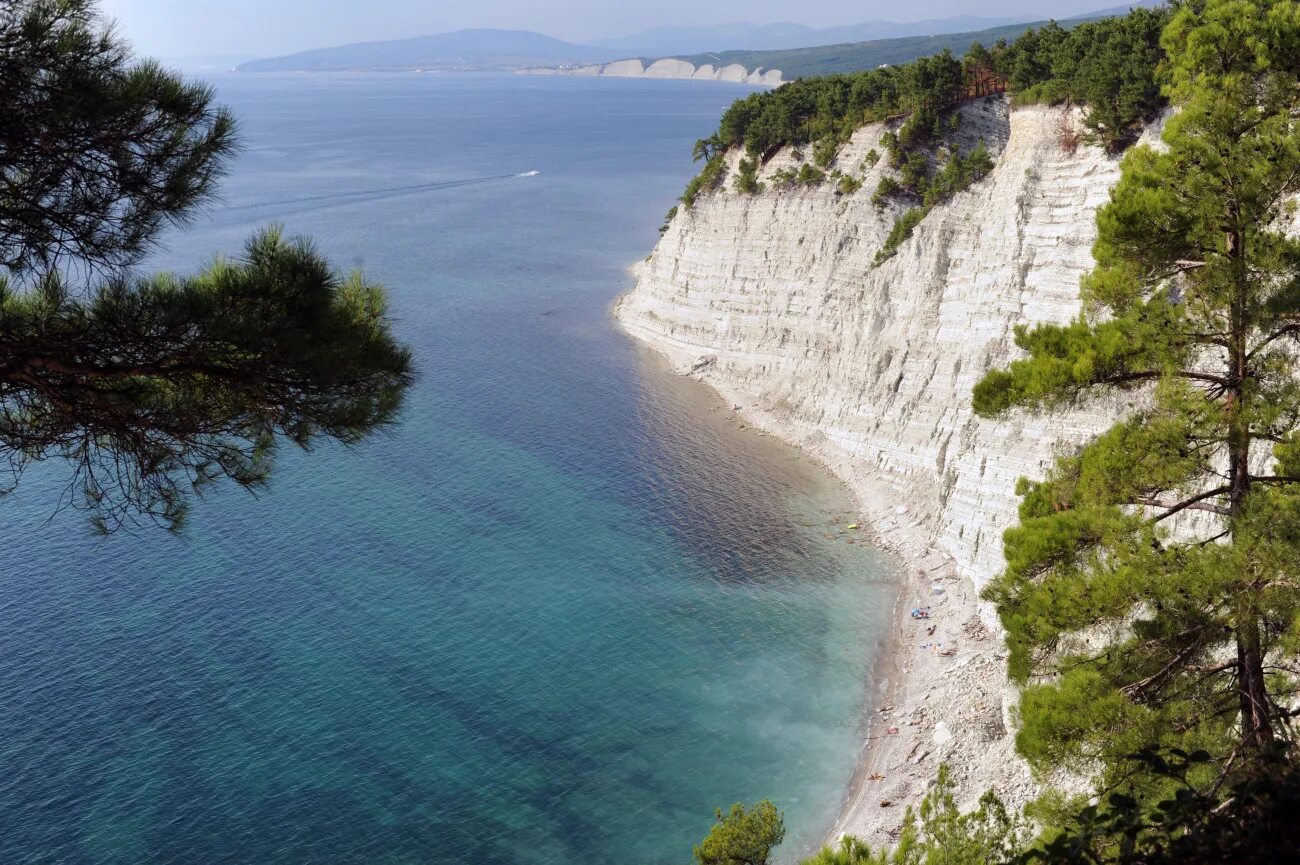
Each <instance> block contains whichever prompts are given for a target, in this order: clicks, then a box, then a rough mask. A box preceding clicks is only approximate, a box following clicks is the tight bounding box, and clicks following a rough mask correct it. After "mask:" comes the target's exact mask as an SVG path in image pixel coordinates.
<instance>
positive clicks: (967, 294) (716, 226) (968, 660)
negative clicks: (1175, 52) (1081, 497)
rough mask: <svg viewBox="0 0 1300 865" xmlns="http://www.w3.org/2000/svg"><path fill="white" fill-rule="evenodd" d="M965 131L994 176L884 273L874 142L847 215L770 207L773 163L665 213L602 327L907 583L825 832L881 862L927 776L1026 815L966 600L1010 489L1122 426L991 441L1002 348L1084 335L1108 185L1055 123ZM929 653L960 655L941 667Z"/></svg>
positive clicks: (987, 568)
mask: <svg viewBox="0 0 1300 865" xmlns="http://www.w3.org/2000/svg"><path fill="white" fill-rule="evenodd" d="M962 114H963V121H962V129H963V134H964V135H965V136H966V137H967V138H968V141H969V140H971V139H973V138H976V137H982V138H984V139H986V141H987V142H988V144H989V146H990V150H991V152H993V153H997V156H996V165H995V168H994V170H993V171H992V172H991V174H990V175H989V176H988V177H987V178H985V179H984V180H983V181H981V182H979V183H977V184H976V185H975V186H973V187H972V188H971V189H969V190H967V191H965V192H963V193H960V194H958V195H957V196H956V197H955V198H954V199H953V200H951V201H950V202H948V203H947V204H944V205H942V206H939V207H937V208H935V209H934V210H933V211H932V212H931V213H930V214H929V215H928V216H927V217H926V219H925V220H924V221H923V222H922V223H921V225H920V226H919V227H918V228H917V229H916V231H915V233H914V234H913V236H912V237H911V238H910V239H909V240H907V241H904V242H903V244H902V245H901V246H900V247H899V249H898V252H897V254H896V255H894V256H893V257H892V258H890V259H888V260H887V261H885V262H884V263H883V264H881V265H880V266H878V267H873V260H874V258H875V256H876V252H877V251H878V250H879V249H880V247H881V245H882V243H883V241H884V239H885V237H886V236H887V234H888V233H889V229H890V227H891V225H892V222H893V219H894V217H895V216H896V212H895V211H894V210H884V211H882V210H879V209H877V208H876V207H875V206H873V205H872V203H871V193H872V191H873V190H874V189H875V187H876V185H877V184H878V183H879V180H880V177H881V173H882V171H884V170H885V168H884V165H883V163H884V162H885V160H884V159H881V160H880V161H878V162H876V163H874V164H870V163H871V161H870V159H866V158H865V157H867V154H869V152H870V151H871V150H872V149H873V148H874V149H877V150H879V151H881V152H882V153H883V147H880V145H879V139H880V136H881V133H882V132H883V131H884V130H883V127H881V126H878V125H877V126H869V127H866V128H864V129H861V130H859V131H858V132H857V133H856V134H855V136H854V137H853V140H852V141H851V142H850V143H849V144H848V145H847V146H846V147H845V148H844V150H843V151H841V153H840V155H839V157H838V161H837V167H838V168H839V169H840V170H842V171H844V172H846V173H852V174H855V175H856V176H859V177H862V178H863V185H862V188H861V190H859V191H858V192H856V193H853V194H850V195H837V194H836V192H835V191H834V189H833V188H832V186H831V184H829V183H827V184H823V185H821V186H817V187H814V188H807V187H799V188H794V189H784V190H781V189H775V188H773V185H772V184H771V182H770V178H771V175H772V173H773V172H775V171H776V170H779V169H780V168H782V167H788V166H790V165H792V164H794V160H795V157H794V155H792V154H791V153H790V152H789V151H786V152H783V153H781V154H779V155H778V156H777V157H775V158H774V159H773V160H771V161H770V162H769V163H768V165H767V166H765V168H764V170H763V172H762V174H761V177H762V178H764V179H766V180H768V185H767V189H766V191H764V192H762V193H760V194H758V195H753V196H749V195H742V194H739V193H737V192H735V191H733V190H732V188H731V185H730V183H728V186H727V188H726V189H724V190H720V191H718V192H716V193H712V194H706V195H702V196H701V197H700V199H699V200H698V201H697V202H696V204H695V206H694V207H692V208H687V207H684V206H683V207H682V208H680V210H679V212H678V214H677V216H676V218H675V219H674V220H673V221H672V223H671V225H670V226H669V228H668V231H667V233H666V234H665V235H664V237H663V239H662V240H661V241H660V243H659V245H658V247H657V248H656V249H655V251H654V253H653V255H651V256H650V258H649V259H647V260H646V261H645V262H644V263H643V264H642V265H639V266H638V273H637V277H638V279H637V285H636V288H635V289H634V290H633V291H632V292H630V293H629V294H628V295H626V296H625V297H623V298H622V299H621V300H620V302H619V304H618V307H617V311H616V314H617V316H618V318H619V320H620V321H621V322H622V324H623V326H624V327H625V328H626V329H627V330H628V331H629V332H630V333H631V334H633V335H634V336H636V337H638V338H639V339H641V340H644V341H645V342H646V343H648V344H649V345H651V346H652V347H654V348H656V349H658V350H659V351H660V352H662V353H664V354H665V355H667V356H668V358H669V359H670V360H671V361H672V362H673V363H674V365H675V366H677V367H678V368H679V369H681V370H682V371H684V372H690V374H692V375H693V376H695V377H697V378H699V379H701V380H703V381H705V382H707V383H709V384H710V385H712V386H714V387H715V388H717V389H718V390H719V391H720V392H721V393H722V394H723V395H724V396H725V397H726V398H727V399H728V401H729V402H733V403H735V404H736V405H737V407H738V408H739V410H740V411H741V412H742V413H744V414H745V415H746V416H747V417H748V418H749V420H750V421H751V422H752V423H754V424H755V425H757V426H759V427H761V428H764V429H766V430H768V431H770V432H773V433H776V434H778V435H781V436H783V437H785V438H787V439H788V440H790V441H792V442H794V443H796V444H797V445H799V446H801V447H803V448H804V449H806V450H808V451H810V452H811V453H813V454H814V455H816V456H817V457H819V458H820V459H821V460H822V461H824V462H825V463H826V464H827V465H828V466H830V467H831V468H832V469H833V470H834V471H836V472H837V473H838V474H839V475H840V476H841V477H842V478H844V479H845V480H846V481H847V482H848V483H849V484H850V485H851V486H852V487H853V489H854V490H855V492H856V493H857V495H858V498H859V500H860V503H861V507H862V508H863V510H864V512H865V513H866V515H867V517H868V519H869V521H870V523H871V524H872V526H873V527H874V528H875V529H876V530H877V533H878V536H879V537H880V539H881V541H882V542H883V543H885V544H887V545H888V546H890V547H892V548H894V549H895V550H898V551H899V553H900V556H901V557H903V559H904V560H905V561H906V562H907V567H906V569H905V570H906V573H905V575H904V576H905V580H904V583H903V586H902V587H901V588H900V591H901V593H902V594H901V596H900V599H899V602H900V605H901V606H900V609H902V610H903V611H904V614H903V615H901V616H899V617H898V619H899V628H898V632H897V633H896V634H895V635H894V636H895V649H894V652H893V655H892V657H890V658H887V659H885V664H884V666H883V667H882V670H883V671H884V672H882V673H881V674H880V675H879V676H878V679H879V678H882V677H885V678H888V679H889V680H890V681H889V682H888V687H885V686H884V684H883V683H881V682H879V681H878V682H877V684H878V686H880V687H881V689H882V693H881V694H880V695H878V697H877V701H876V707H875V708H876V711H877V713H879V720H878V721H877V723H876V724H875V726H874V728H873V731H872V732H873V736H872V738H873V739H874V740H876V741H875V743H874V744H872V745H871V746H870V747H869V748H867V749H866V753H865V755H864V761H863V763H862V766H861V767H860V769H859V776H858V778H857V780H856V781H855V785H854V789H853V790H852V791H851V792H850V794H849V805H848V807H847V809H846V813H845V815H844V816H843V818H842V820H841V821H840V823H839V824H838V827H837V828H838V829H839V830H847V831H854V832H857V833H860V834H864V835H866V836H868V837H869V838H870V839H872V840H874V841H876V842H880V841H882V840H888V837H889V835H888V833H889V831H890V830H893V829H896V826H897V820H898V818H899V817H900V816H901V810H902V808H901V807H900V806H901V805H902V804H906V803H908V802H909V801H912V800H914V799H915V797H916V796H917V795H918V794H919V793H920V792H922V791H923V789H924V786H925V784H926V783H927V782H928V780H929V779H931V778H932V777H933V771H934V766H935V763H936V762H937V761H939V760H947V761H948V762H949V763H950V764H952V765H953V768H954V770H955V773H956V775H957V779H958V782H959V785H960V789H961V792H962V795H963V796H965V797H968V798H970V799H973V798H974V797H976V796H978V795H979V793H980V792H982V791H983V790H984V789H985V788H986V787H988V786H990V785H991V786H994V787H996V788H998V789H999V790H1000V791H1001V792H1002V793H1003V794H1004V795H1005V796H1007V798H1009V799H1010V800H1011V801H1013V802H1020V801H1023V800H1024V799H1025V798H1026V797H1027V796H1028V795H1029V794H1030V792H1031V790H1032V784H1031V783H1030V781H1029V776H1028V773H1027V770H1026V769H1025V767H1024V766H1023V764H1021V763H1020V762H1019V761H1018V760H1017V759H1016V758H1015V757H1014V750H1013V747H1012V741H1011V734H1010V732H1009V731H1010V721H1011V715H1010V713H1009V710H1008V708H1007V706H1008V704H1009V703H1010V702H1012V701H1013V700H1014V696H1013V695H1012V694H1010V692H1009V691H1008V690H1007V689H1006V688H1005V687H1004V666H1003V664H1002V655H1001V641H1000V640H999V639H997V637H996V625H995V624H994V622H993V621H992V616H991V614H990V612H989V611H988V610H983V611H982V613H983V616H982V620H981V617H980V616H977V615H976V614H975V603H976V602H975V597H976V595H977V592H978V589H979V588H981V587H983V586H984V585H985V584H987V582H988V581H989V580H990V579H991V578H992V577H993V576H994V575H995V574H996V573H998V571H1000V569H1001V567H1002V533H1003V531H1004V530H1005V529H1006V528H1007V527H1008V526H1009V525H1010V524H1012V523H1013V522H1014V520H1015V518H1016V508H1017V504H1018V499H1017V496H1016V495H1015V484H1016V480H1017V478H1019V477H1021V476H1025V475H1027V476H1031V477H1041V476H1042V474H1043V472H1044V469H1045V468H1046V467H1047V466H1048V465H1049V464H1050V462H1051V460H1052V458H1053V455H1054V454H1055V453H1056V452H1057V451H1058V450H1059V449H1060V448H1062V447H1065V446H1068V445H1070V444H1072V443H1076V442H1079V441H1081V440H1082V439H1084V438H1086V437H1087V436H1088V435H1090V434H1092V433H1094V432H1096V431H1098V430H1100V429H1102V428H1105V427H1107V426H1109V425H1110V424H1111V423H1113V421H1114V419H1115V416H1116V414H1117V412H1118V411H1120V410H1121V409H1122V408H1123V406H1121V405H1114V404H1112V405H1109V406H1099V407H1096V408H1093V409H1091V410H1087V411H1076V412H1072V413H1067V414H1058V415H1054V416H1051V417H1042V416H1029V415H1027V414H1019V415H1015V416H1012V417H1010V418H1007V419H1004V420H997V421H991V420H983V419H980V418H977V417H976V416H975V415H974V414H973V412H972V411H971V407H970V400H971V390H972V388H973V386H974V385H975V383H976V382H977V381H978V380H979V379H980V377H981V376H982V375H983V374H984V373H985V372H986V371H987V370H988V369H990V368H991V367H994V366H999V365H1002V364H1005V363H1006V362H1007V361H1008V360H1010V359H1012V358H1013V357H1015V356H1016V352H1017V349H1016V348H1015V346H1014V343H1013V327H1014V326H1015V325H1016V324H1020V323H1027V322H1047V321H1050V322H1063V321H1066V320H1068V319H1070V318H1071V317H1073V316H1074V315H1076V314H1077V312H1078V309H1079V299H1078V287H1079V278H1080V277H1081V276H1082V274H1083V273H1084V272H1086V271H1087V270H1088V269H1089V268H1090V267H1091V266H1092V256H1091V246H1092V243H1093V240H1094V238H1095V236H1096V227H1095V222H1094V217H1095V213H1096V210H1097V208H1098V206H1099V205H1101V204H1103V203H1104V202H1105V201H1106V200H1107V197H1108V193H1109V189H1110V187H1111V185H1112V184H1113V183H1114V182H1115V181H1116V180H1117V179H1118V176H1119V167H1118V161H1117V159H1115V158H1113V157H1111V156H1108V155H1107V154H1105V153H1104V152H1102V151H1101V150H1099V149H1097V148H1093V147H1087V146H1081V147H1079V148H1078V149H1077V150H1076V151H1075V152H1073V153H1070V152H1066V151H1065V150H1064V149H1063V147H1062V145H1061V143H1060V140H1061V136H1060V124H1061V122H1062V113H1061V110H1060V109H1048V108H1026V109H1020V110H1016V111H1014V112H1008V111H1007V108H1006V104H1005V102H1003V101H1002V100H1001V99H990V100H987V101H983V102H979V103H973V104H970V105H968V106H966V107H965V108H963V111H962ZM738 158H739V157H738V155H735V154H733V156H732V157H731V159H732V168H733V170H734V165H735V162H736V161H737V160H738ZM932 582H941V583H942V584H943V585H944V586H946V592H945V594H944V595H943V596H942V597H941V598H940V599H939V600H938V601H936V604H937V606H936V620H937V621H939V629H938V632H937V634H933V635H930V638H931V642H929V643H927V642H925V639H926V638H925V635H924V633H923V632H919V631H918V630H917V628H916V627H915V625H916V623H914V622H911V621H909V620H908V618H907V617H906V615H905V610H906V608H907V607H909V606H910V605H911V604H915V603H918V602H919V601H918V596H919V595H920V594H922V593H925V594H926V595H927V601H926V602H929V598H928V595H929V590H930V584H931V583H932ZM945 605H946V606H945ZM937 641H944V642H937ZM927 645H928V646H930V648H929V650H928V651H926V649H925V648H924V647H925V646H927ZM937 646H946V647H948V648H954V647H955V648H956V649H957V651H956V653H955V654H954V655H951V656H944V657H938V656H937V654H938V653H937V652H936V651H935V649H936V648H937ZM886 707H888V708H887V710H886ZM889 730H894V731H895V732H894V733H889V732H888V731H889ZM939 731H942V733H943V735H942V736H940V735H939ZM918 755H919V756H918ZM868 771H870V772H871V774H872V776H876V775H880V776H883V777H879V778H875V779H874V780H873V779H872V778H869V777H868V776H867V772H868ZM884 802H887V803H889V804H888V805H882V804H880V803H884Z"/></svg>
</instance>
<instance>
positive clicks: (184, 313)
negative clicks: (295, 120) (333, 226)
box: [0, 0, 411, 530]
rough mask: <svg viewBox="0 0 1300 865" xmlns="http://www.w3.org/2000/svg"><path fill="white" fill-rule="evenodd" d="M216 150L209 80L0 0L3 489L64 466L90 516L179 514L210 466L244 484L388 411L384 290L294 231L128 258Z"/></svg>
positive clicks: (98, 31)
mask: <svg viewBox="0 0 1300 865" xmlns="http://www.w3.org/2000/svg"><path fill="white" fill-rule="evenodd" d="M234 146H235V144H234V138H233V120H232V119H231V117H230V115H229V114H228V113H227V112H226V111H224V110H223V109H220V108H215V107H214V106H213V104H212V93H211V91H210V90H209V89H208V88H206V87H203V86H199V85H194V84H189V83H186V82H184V81H182V80H181V79H179V78H178V77H176V76H175V75H173V74H172V73H170V72H167V71H165V70H163V69H162V68H160V67H159V66H157V65H156V64H153V63H148V62H144V63H137V62H135V61H133V60H132V59H131V55H130V52H129V50H128V48H127V46H126V45H125V44H124V43H123V42H122V41H121V40H120V39H118V38H117V37H116V36H115V35H114V34H113V33H112V32H111V31H110V30H108V29H107V28H106V26H105V24H104V22H103V21H102V19H100V18H99V17H98V13H97V11H96V9H95V7H94V6H93V4H92V3H91V2H89V0H15V2H12V3H7V4H5V5H4V7H3V9H0V458H3V459H5V460H6V461H7V464H8V466H9V468H10V469H11V472H12V480H13V482H14V483H16V482H17V480H18V478H19V476H20V475H21V473H22V471H23V469H24V468H25V467H26V466H28V465H29V464H30V463H32V462H39V461H43V460H50V459H61V460H66V461H67V462H68V463H69V464H70V465H71V467H72V479H71V481H70V482H69V485H68V488H67V501H66V502H65V503H66V504H71V505H72V506H74V507H80V508H85V509H87V510H88V511H89V512H90V514H91V516H92V520H93V521H94V524H95V525H96V526H98V527H99V528H100V529H103V530H108V529H113V528H116V527H118V526H121V525H122V524H124V523H130V522H134V521H137V520H139V519H141V518H143V519H146V520H155V521H158V522H160V523H162V524H165V525H168V526H170V527H172V528H177V527H179V526H180V525H181V524H182V521H183V519H184V517H185V514H186V510H187V504H188V502H189V501H190V500H191V499H192V498H193V496H194V495H196V494H199V493H202V492H203V491H204V490H206V489H207V488H208V487H209V486H211V485H212V484H213V483H214V482H216V481H217V480H220V479H222V478H227V479H231V480H233V481H234V482H236V483H237V484H239V485H241V486H244V487H247V488H256V487H259V486H262V485H264V484H265V483H266V481H267V479H268V477H269V474H270V471H271V468H272V465H273V459H274V455H275V452H276V449H277V444H278V443H279V442H283V441H287V442H290V443H292V444H295V445H297V446H299V447H303V448H308V447H311V446H312V445H313V444H314V443H316V442H317V441H318V440H319V439H321V438H322V437H325V438H332V439H335V440H338V441H342V442H345V443H352V442H356V441H359V440H360V439H361V438H363V437H364V436H365V435H366V434H367V433H369V432H370V431H372V430H375V429H377V428H379V427H381V426H383V425H385V424H388V423H391V422H392V421H393V420H394V419H395V417H396V415H397V412H398V409H399V407H400V404H401V400H402V396H403V394H404V393H405V391H406V389H407V388H408V385H409V383H410V380H411V359H410V355H409V352H408V351H407V349H406V348H404V347H403V346H401V345H400V344H398V343H397V342H396V341H395V340H394V338H393V336H392V334H391V332H390V331H391V327H390V321H389V319H388V314H387V308H386V301H385V296H384V292H383V291H382V290H381V289H379V288H378V287H376V286H374V285H371V284H369V283H367V282H366V281H365V280H364V279H363V278H362V277H360V276H359V275H354V276H351V277H344V276H342V275H340V274H338V273H336V272H335V271H334V270H333V269H332V268H331V267H330V265H329V264H328V262H326V261H325V260H324V259H323V258H322V257H321V256H320V255H319V254H318V253H317V252H315V251H314V250H313V249H312V247H311V246H310V244H308V243H306V242H302V241H287V240H285V239H284V238H283V237H282V236H281V235H280V233H279V232H278V231H276V230H269V231H265V232H263V233H261V234H259V235H257V236H256V237H254V238H253V239H252V240H250V241H249V243H248V244H247V247H246V249H245V250H244V253H243V254H242V256H240V257H238V258H232V259H218V260H217V261H216V262H215V263H214V264H212V265H211V266H209V267H207V268H206V269H204V270H202V271H201V272H199V273H197V274H195V275H191V276H169V275H158V276H146V275H140V274H137V273H135V272H134V271H133V270H132V269H131V265H133V264H136V263H137V262H138V261H139V259H140V256H141V255H143V254H144V253H145V252H147V251H148V250H149V248H150V245H151V244H152V243H153V242H154V241H155V240H156V239H157V236H158V233H159V231H160V230H161V229H163V228H164V227H166V226H167V225H169V224H176V223H183V222H184V221H185V220H186V219H187V218H188V217H189V216H190V215H191V214H192V213H193V209H194V208H195V207H196V206H197V205H199V204H201V203H202V202H203V201H204V200H205V199H206V198H207V197H208V196H209V195H210V194H211V192H212V190H213V184H214V183H215V181H216V180H217V179H218V178H220V176H221V175H222V173H223V171H224V168H225V164H226V159H227V157H228V156H229V155H230V153H231V152H232V150H233V148H234ZM8 488H12V485H9V487H8Z"/></svg>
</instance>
